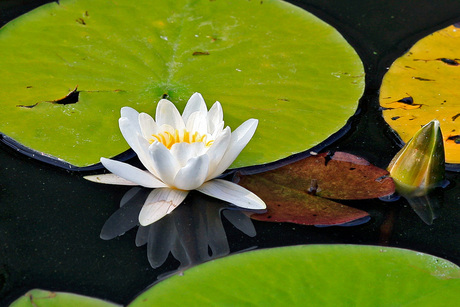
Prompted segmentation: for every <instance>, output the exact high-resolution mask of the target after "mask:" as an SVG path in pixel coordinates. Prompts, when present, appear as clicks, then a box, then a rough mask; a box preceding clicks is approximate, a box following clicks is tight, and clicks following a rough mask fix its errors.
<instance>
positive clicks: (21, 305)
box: [10, 289, 121, 307]
mask: <svg viewBox="0 0 460 307" xmlns="http://www.w3.org/2000/svg"><path fill="white" fill-rule="evenodd" d="M53 306H56V307H61V306H85V307H117V306H121V305H118V304H114V303H110V302H107V301H103V300H100V299H96V298H92V297H87V296H83V295H78V294H73V293H66V292H51V291H46V290H40V289H34V290H30V291H29V292H27V293H26V294H24V295H23V296H21V297H20V298H18V299H17V300H15V301H14V302H13V303H12V304H11V305H10V307H53Z"/></svg>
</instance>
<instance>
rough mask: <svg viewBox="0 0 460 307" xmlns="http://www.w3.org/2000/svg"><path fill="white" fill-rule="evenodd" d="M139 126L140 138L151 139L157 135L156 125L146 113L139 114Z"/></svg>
mask: <svg viewBox="0 0 460 307" xmlns="http://www.w3.org/2000/svg"><path fill="white" fill-rule="evenodd" d="M139 125H140V127H141V132H142V136H143V137H144V138H146V139H147V140H149V139H151V138H152V135H154V134H157V133H158V125H157V123H156V122H155V121H154V120H153V118H152V116H150V115H149V114H147V113H141V114H139Z"/></svg>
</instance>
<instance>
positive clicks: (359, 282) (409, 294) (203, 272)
mask: <svg viewBox="0 0 460 307" xmlns="http://www.w3.org/2000/svg"><path fill="white" fill-rule="evenodd" d="M459 291H460V268H459V267H458V266H456V265H455V264H453V263H451V262H449V261H447V260H443V259H440V258H437V257H434V256H430V255H427V254H423V253H419V252H414V251H409V250H403V249H397V248H388V247H378V246H357V245H310V246H291V247H282V248H273V249H265V250H257V251H252V252H247V253H242V254H236V255H233V256H230V257H225V258H222V259H217V260H214V261H211V262H208V263H205V264H202V265H199V266H197V267H194V268H191V269H189V270H187V271H185V273H184V274H183V276H178V275H175V276H173V277H171V278H168V279H166V280H164V281H162V282H160V283H158V284H157V285H155V286H153V287H152V288H150V289H149V290H147V291H145V292H144V293H142V294H141V295H140V296H138V297H137V298H136V299H135V300H134V301H133V302H132V303H131V304H130V305H128V306H129V307H139V306H151V305H152V304H155V305H158V306H172V305H174V306H200V305H201V306H204V305H210V304H212V305H216V306H228V305H232V306H242V305H245V306H246V305H250V306H305V305H309V306H343V305H347V306H348V305H349V306H411V305H414V306H415V305H416V306H436V305H439V303H440V302H442V305H443V306H457V305H458V293H459ZM178 293H180V295H178Z"/></svg>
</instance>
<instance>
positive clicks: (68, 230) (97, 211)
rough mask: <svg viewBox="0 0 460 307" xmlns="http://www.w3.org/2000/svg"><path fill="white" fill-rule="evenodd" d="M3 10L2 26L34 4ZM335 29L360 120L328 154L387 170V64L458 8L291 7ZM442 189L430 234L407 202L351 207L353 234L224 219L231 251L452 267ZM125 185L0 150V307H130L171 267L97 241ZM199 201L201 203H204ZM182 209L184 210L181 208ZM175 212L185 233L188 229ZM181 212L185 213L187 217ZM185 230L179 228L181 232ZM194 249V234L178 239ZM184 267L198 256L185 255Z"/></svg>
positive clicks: (458, 187)
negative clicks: (378, 253) (71, 295)
mask: <svg viewBox="0 0 460 307" xmlns="http://www.w3.org/2000/svg"><path fill="white" fill-rule="evenodd" d="M46 2H50V1H37V0H21V1H19V0H2V1H0V24H1V25H3V24H5V23H6V22H7V21H9V20H11V19H12V18H14V17H16V16H18V15H20V14H22V13H24V12H27V11H28V10H30V9H32V8H33V7H36V6H38V5H40V4H42V3H46ZM293 3H294V4H297V5H299V6H301V7H303V8H305V9H307V10H308V11H310V12H312V13H314V14H315V15H317V16H319V17H320V18H322V19H323V20H325V21H327V22H328V23H330V24H332V25H333V26H335V27H336V28H337V29H338V30H339V31H340V32H341V33H342V34H343V35H344V36H345V38H346V39H347V40H348V41H349V42H350V43H351V44H352V45H353V46H354V47H355V48H356V49H357V51H358V53H359V54H360V56H361V58H362V60H363V62H364V66H365V69H366V73H367V77H366V78H367V79H366V91H365V95H364V96H363V98H362V99H361V112H360V114H358V116H356V118H355V119H354V120H353V126H352V129H351V131H350V133H348V134H347V135H346V136H345V137H344V138H342V139H341V140H339V141H337V142H335V143H334V144H333V145H331V146H329V149H333V150H336V149H338V150H342V151H347V152H350V153H353V154H357V155H360V156H362V157H364V158H366V159H368V160H369V161H370V162H372V163H373V164H376V165H377V166H380V167H385V166H386V165H387V164H388V162H389V161H390V160H391V158H392V157H393V155H394V154H395V153H396V152H397V151H398V148H399V147H398V143H397V141H396V138H395V137H394V135H393V134H392V132H391V131H390V129H389V128H388V127H387V126H386V124H385V123H384V121H383V119H382V117H381V114H380V112H379V110H378V89H379V87H380V83H381V80H382V77H383V75H384V73H385V72H386V70H387V68H388V67H389V66H390V65H391V63H392V62H393V61H394V60H395V59H396V58H397V57H398V56H400V55H402V54H403V53H404V51H405V50H407V49H408V48H409V47H410V46H411V45H412V44H413V43H415V42H416V41H417V40H418V39H420V38H422V37H423V36H425V35H427V34H428V33H431V32H433V31H436V30H438V29H440V28H443V27H445V26H447V25H449V24H452V23H454V22H458V21H460V2H459V1H456V0H450V1H447V0H446V1H430V0H419V1H396V0H395V1H388V0H386V1H385V0H381V1H377V0H374V1H365V0H354V1H339V0H305V1H293ZM448 179H449V180H450V181H451V185H450V186H449V187H448V188H447V189H445V190H443V191H442V192H441V197H442V198H443V199H444V200H443V202H442V205H441V207H440V208H439V210H438V212H437V214H438V218H437V219H436V220H435V221H434V224H433V225H430V226H428V225H426V224H425V223H424V222H423V221H422V220H421V219H420V218H419V217H418V216H417V215H416V214H415V213H414V211H413V210H412V209H411V208H410V206H409V205H408V203H407V202H406V201H405V200H400V201H397V202H393V203H385V202H382V201H379V200H369V201H353V202H352V201H350V202H347V203H346V204H347V205H351V206H354V207H357V208H360V209H363V210H366V211H368V212H369V213H370V214H371V216H372V219H371V221H369V222H368V223H366V224H363V225H360V226H354V227H329V228H317V227H313V226H301V225H294V224H278V223H262V222H256V221H255V222H254V225H255V229H256V231H257V235H256V236H255V237H249V236H247V235H245V234H243V233H242V232H240V231H239V230H237V229H236V228H235V227H234V226H233V225H232V224H231V223H229V222H228V221H227V220H226V219H223V220H224V221H223V226H224V228H225V231H226V234H227V238H228V244H229V248H230V250H231V251H232V252H236V251H239V250H243V249H248V248H253V247H255V246H257V247H259V248H264V247H273V246H282V245H293V244H312V243H352V244H378V245H389V246H397V247H403V248H409V249H414V250H417V251H422V252H426V253H430V254H433V255H436V256H440V257H443V258H446V259H449V260H451V261H453V262H455V263H457V264H460V247H459V246H460V236H459V228H460V227H459V220H460V213H459V212H460V175H459V174H458V173H448ZM128 190H129V187H114V186H100V185H96V184H93V183H90V182H87V181H86V180H84V179H83V178H82V174H80V173H71V172H68V171H65V170H61V169H58V168H56V167H52V166H49V165H45V164H43V163H41V162H37V161H35V160H32V159H29V158H26V157H24V156H22V155H20V154H18V153H16V152H15V151H14V150H12V149H10V148H8V147H6V146H4V145H3V144H1V146H0V305H1V306H3V305H7V304H8V303H9V302H11V301H12V300H14V299H15V298H16V297H18V296H19V295H21V294H23V293H24V292H26V291H27V290H29V289H32V288H43V289H49V290H56V291H70V292H75V293H80V294H84V295H90V296H96V297H99V298H105V299H109V300H112V301H114V302H117V303H127V302H129V301H130V300H131V299H132V298H133V297H134V296H135V295H136V294H138V293H139V292H140V291H142V290H143V289H144V288H145V287H147V286H148V285H150V284H151V283H153V282H154V281H155V280H156V278H157V276H159V275H161V274H165V273H167V272H168V271H171V270H174V269H176V267H177V266H178V265H179V263H178V262H177V261H176V260H175V259H174V258H173V257H171V256H170V257H169V258H168V260H167V261H166V263H165V264H164V265H163V266H161V267H160V268H159V269H153V268H151V266H150V264H149V262H148V259H147V256H146V254H147V248H146V246H142V247H136V246H135V243H134V242H135V237H136V231H135V230H131V231H128V232H126V234H125V235H123V236H121V237H118V238H116V239H113V240H109V241H104V240H102V239H100V238H99V234H100V231H101V228H102V226H103V225H104V222H105V221H106V220H107V218H108V217H109V216H110V215H111V214H112V213H114V212H115V211H116V210H117V208H118V207H119V203H120V199H121V198H122V197H123V195H124V194H125V193H126V192H127V191H128ZM195 197H197V199H198V201H197V200H196V199H195V201H197V202H205V201H209V199H204V200H201V201H200V199H199V197H200V196H195ZM187 210H188V209H187ZM187 210H185V211H184V212H185V213H183V214H184V216H185V217H184V218H183V220H182V224H181V225H182V226H181V227H182V229H186V228H187V227H186V226H187V225H188V224H192V223H193V220H194V219H193V214H192V215H189V213H187ZM188 211H193V209H190V210H188ZM184 225H185V226H184ZM182 240H183V241H184V242H185V243H184V244H185V245H187V244H189V245H190V248H191V250H193V244H194V242H193V236H189V237H184V238H182ZM190 259H192V260H193V259H196V257H195V258H194V257H193V256H190Z"/></svg>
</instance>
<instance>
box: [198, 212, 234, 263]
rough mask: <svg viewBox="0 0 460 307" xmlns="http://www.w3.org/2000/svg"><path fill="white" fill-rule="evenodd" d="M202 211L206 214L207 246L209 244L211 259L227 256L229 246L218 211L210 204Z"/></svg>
mask: <svg viewBox="0 0 460 307" xmlns="http://www.w3.org/2000/svg"><path fill="white" fill-rule="evenodd" d="M203 209H204V210H203V212H206V219H207V225H206V226H207V227H206V230H207V235H208V238H207V241H208V243H207V244H209V248H210V249H211V252H212V254H211V256H212V258H217V257H222V256H225V255H228V254H229V253H230V246H229V245H228V239H227V234H226V233H225V229H224V225H223V224H222V218H221V217H220V210H216V207H215V205H214V204H212V203H211V204H210V205H208V206H207V208H203ZM206 252H207V251H206Z"/></svg>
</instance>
